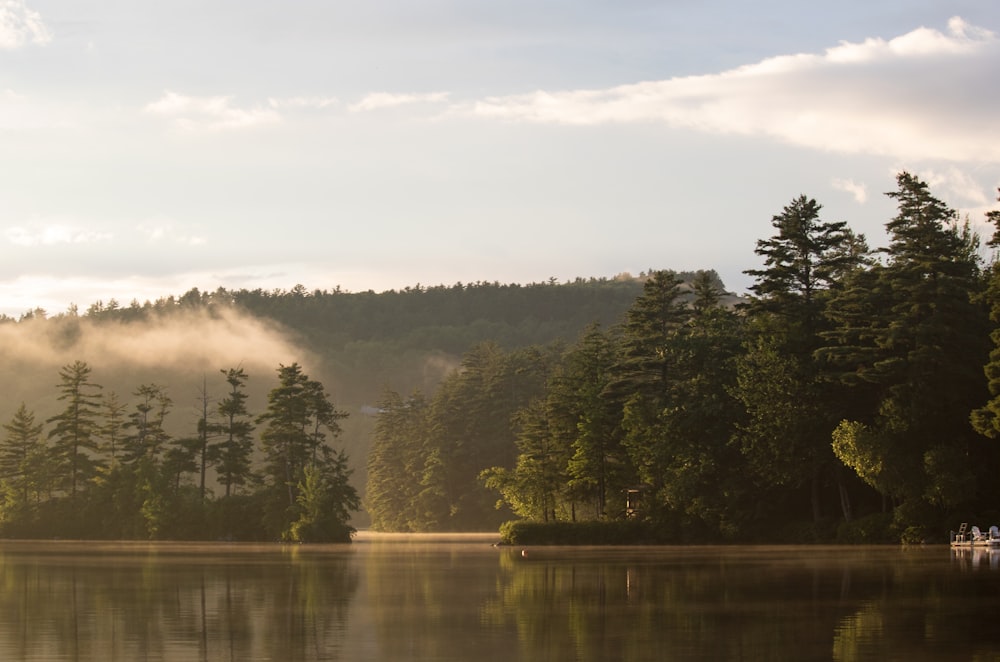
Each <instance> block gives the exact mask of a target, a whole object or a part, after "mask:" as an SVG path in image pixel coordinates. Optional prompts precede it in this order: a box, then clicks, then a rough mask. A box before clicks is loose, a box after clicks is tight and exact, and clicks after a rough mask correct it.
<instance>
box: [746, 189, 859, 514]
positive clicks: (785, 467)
mask: <svg viewBox="0 0 1000 662" xmlns="http://www.w3.org/2000/svg"><path fill="white" fill-rule="evenodd" d="M821 210H822V207H821V205H819V204H818V203H817V202H816V200H814V199H809V198H806V196H799V197H798V198H796V199H794V200H792V202H791V203H789V204H788V205H786V206H785V207H784V209H783V210H782V212H781V214H778V215H776V216H774V217H773V218H772V220H771V225H772V226H773V227H774V228H775V230H776V231H777V233H776V234H775V235H774V236H772V237H770V238H768V239H762V240H759V241H758V242H757V248H756V251H755V252H756V253H757V255H760V256H761V257H762V258H763V259H764V268H763V269H750V270H747V271H746V272H745V273H747V274H749V275H751V276H754V277H755V281H754V283H753V285H751V286H750V291H751V292H753V294H754V296H753V297H751V299H750V301H749V303H748V304H747V305H746V310H747V317H748V320H749V322H750V324H749V325H748V327H747V328H748V331H749V332H750V338H749V339H748V342H747V347H746V353H745V355H744V356H743V358H742V359H741V360H740V361H739V370H738V373H739V379H738V382H737V387H736V389H735V390H734V393H735V394H736V396H737V397H738V398H739V400H740V401H741V402H742V403H743V405H744V407H745V408H746V412H747V417H746V421H745V422H744V423H743V424H741V426H740V428H739V431H738V433H737V434H736V435H735V441H736V443H737V445H738V447H739V448H740V449H741V450H742V452H743V453H744V455H745V456H746V457H747V459H748V461H749V466H750V468H751V469H752V470H753V473H754V476H755V477H756V479H757V483H758V486H759V487H760V489H761V490H762V491H764V492H767V491H770V490H771V488H773V487H779V488H781V489H782V490H785V491H786V493H787V491H788V490H795V489H797V488H799V487H801V486H803V485H810V492H809V493H810V502H811V505H812V517H813V520H814V521H815V522H819V521H820V518H821V517H822V515H823V513H822V509H821V498H820V488H821V485H822V484H823V483H824V482H834V483H835V484H836V485H837V486H838V488H839V490H838V493H839V495H840V497H841V501H840V502H841V505H842V507H843V508H842V511H843V515H844V517H845V518H847V519H850V517H851V512H852V511H851V508H850V503H849V500H848V499H847V493H846V491H845V488H844V486H843V482H842V481H840V480H839V477H840V472H839V464H840V463H839V461H838V460H837V459H836V457H834V455H833V453H832V452H831V449H830V433H831V431H832V430H833V428H834V427H835V426H836V425H837V423H838V421H839V420H840V418H842V416H843V413H842V411H841V410H840V401H839V400H838V397H837V393H836V391H837V386H836V385H835V383H834V382H832V381H831V380H828V379H826V378H825V376H824V374H823V368H822V364H821V363H820V362H819V361H817V360H816V358H815V357H814V351H815V350H816V349H817V348H818V347H819V346H820V345H821V344H822V337H821V334H822V333H823V332H824V331H826V330H827V328H828V326H829V323H828V322H827V320H826V316H825V312H826V306H827V303H828V301H829V300H830V297H831V296H832V294H833V293H834V292H836V291H837V289H838V288H839V287H840V285H841V282H842V280H843V278H844V277H845V275H846V274H849V273H852V272H853V271H855V270H857V269H858V268H860V267H862V266H863V265H865V264H867V262H868V257H867V253H868V251H867V247H866V245H865V241H864V237H863V236H857V235H854V233H853V232H851V230H850V229H849V228H848V226H847V223H845V222H843V221H825V220H822V219H821V218H820V211H821Z"/></svg>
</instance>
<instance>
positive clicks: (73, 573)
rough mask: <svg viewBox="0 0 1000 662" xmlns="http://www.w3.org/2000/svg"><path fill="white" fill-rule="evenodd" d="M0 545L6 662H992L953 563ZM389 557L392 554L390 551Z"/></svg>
mask: <svg viewBox="0 0 1000 662" xmlns="http://www.w3.org/2000/svg"><path fill="white" fill-rule="evenodd" d="M415 540H416V542H412V541H410V542H407V541H406V539H404V538H399V539H394V538H391V537H387V538H382V539H380V538H378V537H369V538H368V539H367V540H365V541H363V542H355V543H352V544H350V545H339V546H337V545H334V546H315V547H313V546H301V547H300V546H280V545H269V546H268V545H261V546H240V545H211V546H202V547H199V546H195V545H183V544H149V545H143V544H121V545H115V544H95V543H61V542H54V543H11V542H4V543H0V659H18V660H102V661H104V660H166V661H173V660H183V661H184V662H188V661H189V660H239V661H240V662H244V661H248V660H344V659H351V660H353V659H359V660H361V659H363V660H366V661H375V660H391V661H392V662H405V661H407V660H413V661H417V660H419V661H421V662H423V661H424V660H455V661H459V660H461V661H463V662H466V661H468V660H473V661H474V662H491V661H494V660H503V661H504V662H510V661H511V660H581V661H591V660H593V661H597V660H600V661H602V662H603V661H606V660H626V661H640V660H661V659H680V660H718V659H723V660H725V659H832V660H853V659H867V658H870V657H872V658H874V657H879V658H888V659H904V658H905V659H908V660H932V659H959V660H965V659H968V660H972V659H993V658H995V657H996V654H997V651H1000V633H998V632H997V631H996V629H995V628H994V623H993V620H994V618H995V616H994V615H995V614H996V613H1000V568H998V562H1000V558H998V557H996V556H994V554H995V553H992V554H991V553H989V552H983V551H979V550H976V551H972V550H968V551H967V553H966V552H960V551H950V550H949V549H948V548H947V547H945V546H929V547H922V548H909V549H906V548H898V547H877V548H876V547H871V548H858V547H848V548H844V547H839V548H838V547H747V548H741V547H704V548H657V547H651V548H558V547H553V548H530V549H527V550H525V553H524V554H522V550H521V549H520V548H493V547H491V546H490V545H489V544H487V543H484V542H482V541H473V542H469V541H464V540H461V539H458V540H444V541H442V540H436V541H435V540H433V539H422V538H419V537H418V538H415ZM380 541H381V542H380Z"/></svg>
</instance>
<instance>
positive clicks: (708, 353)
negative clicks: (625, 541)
mask: <svg viewBox="0 0 1000 662" xmlns="http://www.w3.org/2000/svg"><path fill="white" fill-rule="evenodd" d="M896 183H897V189H896V190H895V191H893V192H891V193H889V194H888V195H889V196H890V197H892V198H893V199H895V200H896V202H897V204H898V213H897V215H896V216H895V217H894V218H893V219H890V220H889V221H888V222H887V224H886V229H887V232H888V235H889V239H890V241H889V244H888V246H887V247H885V248H884V249H880V250H871V249H870V248H869V247H868V245H867V242H866V239H865V237H864V236H861V235H857V234H855V233H853V232H852V231H851V230H850V228H849V227H848V225H847V224H846V223H845V222H842V221H827V220H824V219H822V217H821V211H822V208H821V206H820V205H819V204H818V203H817V202H816V201H815V200H812V199H809V198H806V197H805V196H800V197H799V198H796V199H794V200H793V201H792V202H791V203H790V204H789V205H788V206H786V207H785V208H784V209H783V210H782V212H781V213H780V214H777V215H776V216H775V217H774V218H773V219H772V225H773V227H774V229H775V234H774V235H773V236H772V237H770V238H768V239H764V240H761V241H759V242H758V243H757V247H756V252H757V253H758V255H760V256H761V257H762V258H763V263H764V264H763V267H762V268H761V269H756V270H750V271H748V273H749V274H750V275H751V276H753V277H754V278H755V282H754V285H753V287H752V288H751V291H752V296H751V297H750V298H749V300H748V301H747V302H746V303H745V304H744V305H741V306H739V307H738V308H735V309H734V308H732V307H727V306H724V305H720V294H721V293H720V292H719V291H718V288H717V286H716V285H715V284H714V283H713V282H712V279H711V278H710V277H708V276H707V275H706V276H705V277H703V278H696V279H694V281H693V284H692V286H691V287H690V290H689V291H688V290H686V289H682V287H681V279H679V278H678V277H677V275H676V274H674V273H672V272H669V271H663V272H654V273H652V274H650V276H649V277H648V278H647V279H645V280H644V283H643V291H642V293H641V294H640V295H639V296H638V298H637V299H636V300H635V301H634V302H633V304H632V305H631V306H630V307H629V308H628V310H627V311H626V312H625V314H624V316H623V317H622V318H621V320H620V321H619V322H618V323H616V324H613V325H611V326H607V327H605V326H593V327H591V328H590V329H589V330H588V331H586V332H585V333H583V334H582V335H581V336H580V337H579V339H578V340H577V341H576V342H575V343H574V344H571V345H569V346H558V345H550V346H546V347H545V348H540V347H539V348H534V349H530V350H523V349H520V350H512V351H506V352H505V351H501V350H499V349H498V348H496V347H495V346H489V345H483V346H479V347H477V348H475V349H474V350H473V351H472V352H470V353H468V354H467V355H466V359H465V360H464V361H463V363H462V366H461V369H460V370H458V371H456V372H454V373H453V374H452V375H450V376H449V377H448V378H447V379H446V381H445V383H444V384H443V385H442V388H441V389H440V390H439V391H437V392H436V393H435V394H434V395H433V396H432V397H429V398H428V397H425V396H423V395H422V394H420V393H414V394H413V395H412V396H410V397H401V396H400V395H398V394H397V393H396V392H394V391H387V393H386V395H385V397H384V398H383V402H382V404H381V408H382V414H381V415H380V417H379V420H378V424H377V427H376V431H375V436H374V441H373V447H372V452H371V454H370V455H369V461H368V491H367V495H366V502H367V504H368V508H369V511H370V513H371V516H372V521H373V525H374V526H375V527H376V528H381V529H385V530H418V531H419V530H431V529H435V528H457V529H461V528H478V526H482V527H485V528H488V527H492V526H493V524H494V523H495V521H496V520H497V519H503V518H509V517H510V516H511V515H514V516H517V517H520V518H524V519H528V520H533V521H539V522H546V521H581V520H602V519H610V520H614V519H624V518H629V517H638V518H643V519H646V520H648V521H649V522H651V523H653V524H654V525H655V526H656V527H657V530H658V531H659V532H660V533H661V535H660V536H658V537H659V539H667V540H673V541H676V542H684V541H718V540H723V541H724V540H730V541H736V540H744V541H747V540H749V541H779V540H781V541H788V542H806V541H813V540H822V541H833V540H838V541H843V542H853V541H869V542H881V541H890V540H900V539H902V540H910V541H915V540H935V539H937V540H940V539H942V537H943V535H944V533H943V532H945V531H947V530H948V527H949V526H954V522H957V521H968V520H969V519H970V518H971V519H975V518H976V517H979V516H983V515H986V516H989V517H993V518H995V517H997V516H998V515H1000V511H998V510H997V505H996V504H997V503H998V497H1000V486H998V485H997V483H996V481H995V480H994V478H993V476H994V474H995V473H996V471H997V469H998V468H1000V447H998V446H997V445H996V443H995V441H992V439H993V438H995V437H996V436H1000V435H998V433H997V429H1000V425H998V424H997V423H996V421H997V419H998V416H997V414H996V412H997V411H998V410H1000V407H998V406H997V404H996V402H997V400H998V399H1000V396H998V393H1000V388H998V387H997V384H998V383H1000V380H998V378H997V375H1000V369H998V368H997V363H998V359H997V356H998V354H997V353H998V351H1000V350H997V349H996V347H997V346H1000V337H998V336H997V333H998V331H996V328H997V326H998V324H1000V318H998V315H997V312H996V311H997V310H998V309H1000V306H998V304H997V301H1000V289H998V288H1000V285H998V283H1000V280H998V276H997V272H998V269H1000V266H998V264H997V263H996V262H991V263H989V264H984V261H983V259H982V258H981V256H980V252H979V244H978V238H977V237H976V236H975V234H974V233H973V232H971V230H970V228H969V225H968V223H967V222H961V221H960V219H958V218H957V214H956V213H955V212H954V211H953V210H951V209H950V208H948V207H947V206H946V205H945V204H944V203H943V202H941V201H940V200H938V199H937V198H935V197H934V196H933V195H931V193H930V191H929V188H928V186H927V185H926V183H924V182H922V181H920V180H919V179H918V178H916V177H914V176H912V175H910V174H908V173H902V174H900V175H899V177H898V178H897V182H896ZM998 214H1000V212H993V213H991V214H989V215H988V220H989V221H990V222H992V223H994V224H997V225H998V228H1000V215H998ZM997 236H1000V229H998V232H997V234H996V235H995V236H994V238H993V239H992V240H991V244H992V245H995V244H996V243H997V241H998V240H997V239H996V237H997ZM990 306H992V321H991V317H990ZM991 334H992V343H991ZM991 345H992V346H993V347H994V349H993V353H992V354H990V347H991ZM984 365H985V377H988V378H989V381H987V379H986V378H984ZM984 403H986V404H985V405H984ZM512 405H513V407H512ZM970 421H971V422H970ZM487 422H489V423H487ZM484 426H485V427H484ZM494 426H498V427H494ZM495 458H496V459H495ZM470 460H471V461H470ZM477 472H478V481H475V480H474V477H475V476H474V474H477ZM490 495H493V498H494V499H496V498H497V497H499V502H498V504H497V506H498V508H500V510H499V511H491V510H490V509H489V508H488V507H487V506H486V504H487V503H488V502H489V500H490V499H489V496H490ZM471 508H478V512H473V511H472V510H470V509H471ZM991 521H992V520H991ZM470 522H471V523H470Z"/></svg>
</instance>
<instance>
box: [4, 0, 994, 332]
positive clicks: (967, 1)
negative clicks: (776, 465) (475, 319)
mask: <svg viewBox="0 0 1000 662" xmlns="http://www.w3.org/2000/svg"><path fill="white" fill-rule="evenodd" d="M998 81H1000V3H997V2H994V1H993V0H951V1H949V2H941V1H940V0H906V1H904V0H860V1H855V0H841V1H840V2H828V3H812V2H809V3H806V2H802V1H801V0H759V1H758V2H753V3H748V2H744V1H743V0H661V1H659V2H654V1H647V0H614V1H598V0H558V1H555V0H532V1H531V2H527V1H525V0H505V1H503V2H497V1H490V2H487V1H485V0H425V1H423V2H414V1H413V0H371V1H369V2H340V1H335V0H324V1H319V0H296V1H292V2H274V1H273V0H270V1H268V2H262V1H260V0H238V1H237V0H215V1H206V0H201V1H198V2H191V1H189V0H173V1H171V2H162V1H161V2H148V1H147V0H127V1H121V0H119V1H115V0H72V1H70V0H23V1H22V0H0V246H2V248H0V313H6V314H9V315H13V316H17V315H20V314H21V313H23V312H25V311H27V310H30V309H32V308H35V307H38V306H40V307H42V308H45V309H46V310H47V311H48V312H49V313H58V312H63V311H65V310H66V309H67V307H68V306H69V305H70V304H71V303H75V304H77V305H78V306H79V307H80V309H81V310H85V309H86V308H87V306H89V305H90V304H92V303H94V302H95V301H98V300H103V301H105V302H107V301H108V300H109V299H111V298H115V299H117V300H118V301H119V302H121V303H123V304H127V303H128V302H130V301H131V300H132V299H138V300H139V301H144V300H146V299H155V298H157V297H160V296H165V295H168V294H183V293H184V292H185V291H187V290H188V289H190V288H192V287H198V288H200V289H202V290H214V289H215V288H217V287H219V286H224V287H227V288H243V287H248V288H255V287H264V288H266V289H272V288H281V289H290V288H291V287H293V286H294V285H296V284H302V285H304V286H306V287H307V288H308V289H316V288H320V289H332V288H334V287H336V286H338V285H340V286H341V287H343V288H344V289H347V290H350V291H361V290H368V289H374V290H376V291H381V290H384V289H390V288H401V287H405V286H407V285H415V284H417V283H421V284H423V285H436V284H446V285H451V284H453V283H455V282H459V281H461V282H471V281H478V280H484V281H500V282H519V283H527V282H538V281H543V280H547V279H548V278H550V277H555V278H556V279H558V280H560V281H562V280H567V279H573V278H575V277H578V276H582V277H590V276H598V277H599V276H609V277H610V276H613V275H615V274H617V273H620V272H625V271H629V272H632V273H637V272H639V271H642V270H646V269H649V268H655V269H661V268H671V269H677V270H682V269H701V268H705V269H709V268H711V269H716V270H717V271H718V272H719V274H720V275H721V276H722V278H723V280H724V281H725V282H726V284H727V286H728V287H729V288H730V289H734V290H737V291H743V290H745V288H746V286H747V285H748V284H749V281H748V280H747V278H746V277H745V276H743V275H742V271H743V270H745V269H750V268H755V267H758V266H759V261H758V259H757V256H756V255H754V252H753V249H754V246H755V242H756V240H757V239H761V238H765V237H768V236H770V235H771V234H772V233H773V228H772V227H771V225H770V221H771V217H772V216H773V215H774V214H776V213H779V212H780V211H781V208H782V207H783V206H784V205H785V204H787V203H788V202H789V201H790V200H792V199H793V198H794V197H796V196H798V195H800V194H806V195H808V196H810V197H815V198H816V199H817V200H818V201H819V202H820V203H821V204H822V205H823V206H824V216H825V217H826V218H827V219H829V220H846V221H848V222H849V223H850V224H851V226H852V227H853V228H854V229H855V230H856V231H858V232H864V233H865V234H867V235H868V237H869V240H870V243H872V244H873V245H881V244H882V243H884V237H883V236H882V227H883V224H884V223H885V221H886V220H888V219H889V218H890V217H891V216H892V215H893V211H894V210H893V207H892V204H891V200H888V199H887V198H886V197H885V196H884V195H883V193H884V192H885V191H889V190H892V189H893V188H894V186H895V182H894V173H895V172H897V171H898V170H900V169H905V170H909V171H911V172H914V173H916V174H918V175H920V176H922V177H923V178H924V179H926V180H927V181H929V182H930V183H931V185H932V191H933V192H934V193H935V194H936V195H938V197H941V198H943V199H944V200H945V201H946V202H947V203H948V204H950V205H951V206H952V207H954V208H956V209H959V210H960V211H961V212H962V213H967V214H969V216H970V218H971V219H972V220H973V222H975V223H981V222H982V216H983V211H984V210H986V209H990V208H997V207H998V206H1000V203H997V202H996V197H997V186H998V185H1000V84H998Z"/></svg>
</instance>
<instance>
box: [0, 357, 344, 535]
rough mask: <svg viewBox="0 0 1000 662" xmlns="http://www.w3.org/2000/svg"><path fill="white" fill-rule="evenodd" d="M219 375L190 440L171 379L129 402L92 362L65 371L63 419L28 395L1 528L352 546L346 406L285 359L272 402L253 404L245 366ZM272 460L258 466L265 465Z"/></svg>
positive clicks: (1, 467) (13, 439) (2, 474)
mask: <svg viewBox="0 0 1000 662" xmlns="http://www.w3.org/2000/svg"><path fill="white" fill-rule="evenodd" d="M220 372H221V374H222V376H223V378H224V381H225V385H226V387H225V388H226V395H225V396H224V397H223V398H222V399H221V400H219V401H218V402H217V403H216V402H215V401H214V400H213V399H212V398H211V397H210V395H209V388H208V384H207V380H206V383H205V384H204V385H203V387H202V389H201V391H200V392H199V398H198V400H199V404H200V410H201V411H200V416H199V417H198V418H197V420H196V421H194V424H193V425H191V426H190V434H188V435H184V436H178V435H173V434H171V433H170V432H168V425H167V420H168V418H169V416H170V414H171V411H172V406H173V402H172V400H171V398H170V396H169V394H168V390H167V388H166V387H165V386H163V385H160V384H155V383H147V384H142V385H140V386H139V387H137V388H136V389H135V390H134V391H133V393H132V400H131V402H130V403H127V402H126V401H124V400H123V399H122V398H120V397H119V396H118V395H117V394H116V393H115V392H113V391H108V392H105V391H104V390H103V387H102V386H101V385H100V384H99V383H97V382H96V381H95V378H94V375H93V370H92V368H91V366H90V365H88V364H87V363H86V362H84V361H75V362H73V363H71V364H68V365H66V366H64V367H63V368H62V369H61V370H60V371H59V383H58V385H57V387H56V388H57V392H58V395H57V396H56V400H57V406H56V407H55V408H54V409H58V413H56V414H55V415H53V416H51V417H50V418H48V419H46V420H44V421H41V420H37V419H36V415H35V413H34V411H32V410H30V409H29V408H28V407H27V406H26V405H25V404H24V403H22V404H21V405H20V407H19V408H18V409H17V410H16V412H15V413H14V414H13V416H12V417H11V419H10V420H9V421H8V422H7V423H5V424H3V430H4V435H3V437H2V439H0V535H3V536H8V537H22V538H28V537H34V538H49V537H63V538H87V539H189V540H204V539H209V540H214V539H229V540H286V541H298V542H306V541H346V540H349V539H350V534H351V532H352V531H353V529H352V527H351V526H350V525H349V523H348V522H349V518H350V513H351V512H352V511H355V510H357V509H358V508H359V507H360V503H359V498H358V494H357V492H356V490H355V489H354V488H353V487H352V486H351V485H350V484H349V477H350V470H349V469H348V466H347V457H346V455H345V454H344V453H343V451H340V452H338V451H336V450H335V449H334V448H333V446H332V445H331V441H332V440H333V439H334V438H336V436H337V435H338V434H339V431H340V427H339V425H338V421H340V420H342V419H343V418H344V417H345V416H346V414H345V413H343V412H341V411H339V410H338V409H336V407H335V406H334V405H333V403H332V402H331V400H330V397H329V395H328V394H327V392H326V390H325V388H324V386H323V384H322V383H320V382H319V381H316V380H313V379H310V378H309V376H308V375H306V374H305V373H304V372H303V370H302V367H301V366H300V365H299V364H298V363H293V364H291V365H281V366H279V368H278V370H277V376H278V385H277V386H275V387H274V388H273V389H272V390H271V391H270V392H269V393H268V397H267V407H266V409H265V410H264V411H263V412H261V413H259V414H257V415H253V414H252V413H251V412H250V411H249V410H248V407H247V395H246V384H247V380H248V379H249V375H248V374H247V373H246V372H245V371H244V370H243V368H230V369H227V370H221V371H220ZM257 459H259V461H257Z"/></svg>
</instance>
